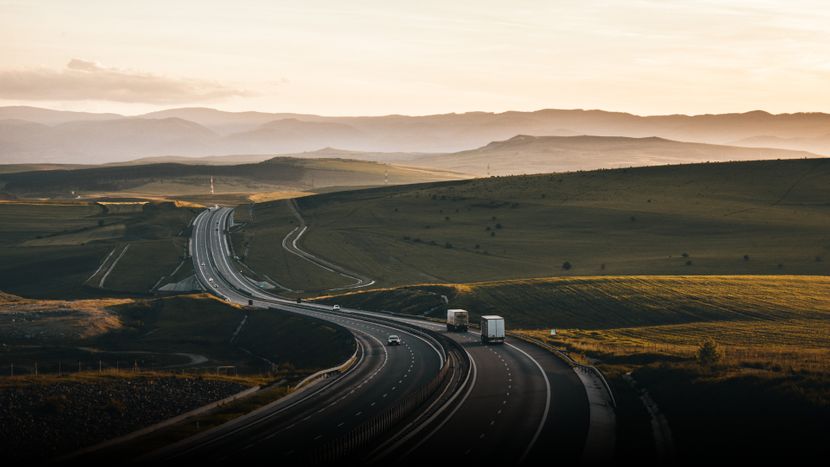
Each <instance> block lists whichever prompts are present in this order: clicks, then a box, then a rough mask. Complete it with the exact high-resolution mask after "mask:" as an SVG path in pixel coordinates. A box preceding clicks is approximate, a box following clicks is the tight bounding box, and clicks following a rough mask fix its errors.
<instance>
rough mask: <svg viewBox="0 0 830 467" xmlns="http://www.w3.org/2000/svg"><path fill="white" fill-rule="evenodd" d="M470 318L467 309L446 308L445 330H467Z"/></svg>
mask: <svg viewBox="0 0 830 467" xmlns="http://www.w3.org/2000/svg"><path fill="white" fill-rule="evenodd" d="M469 319H470V315H469V313H467V310H460V309H454V310H447V331H451V332H467V324H468V321H469Z"/></svg>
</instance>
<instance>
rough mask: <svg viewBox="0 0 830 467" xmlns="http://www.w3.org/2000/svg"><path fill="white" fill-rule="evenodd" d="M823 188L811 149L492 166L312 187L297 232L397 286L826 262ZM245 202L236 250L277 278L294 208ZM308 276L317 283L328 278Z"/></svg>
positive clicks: (826, 179)
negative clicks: (721, 157)
mask: <svg viewBox="0 0 830 467" xmlns="http://www.w3.org/2000/svg"><path fill="white" fill-rule="evenodd" d="M828 199H830V160H828V159H813V160H791V161H760V162H742V163H722V164H698V165H684V166H664V167H648V168H639V169H617V170H602V171H594V172H576V173H565V174H548V175H532V176H516V177H498V178H489V179H476V180H468V181H459V182H446V183H436V184H425V185H414V186H401V187H387V188H379V189H371V190H362V191H353V192H340V193H329V194H321V195H316V196H308V197H304V198H301V199H299V200H298V204H299V206H300V208H301V211H302V214H303V216H304V217H305V219H306V221H307V223H308V224H309V227H310V230H309V232H308V233H307V234H306V235H305V236H304V237H303V239H302V241H301V242H300V244H301V245H302V246H303V247H304V248H305V249H306V250H308V251H310V252H312V253H314V254H317V255H319V256H322V257H324V258H326V259H328V260H331V261H334V262H335V263H339V264H344V265H346V264H347V265H349V267H350V268H351V269H353V270H355V271H358V272H360V273H363V274H365V275H367V276H369V277H371V278H373V279H376V280H377V281H378V285H379V286H398V285H406V284H413V283H422V282H449V283H454V282H470V281H487V280H504V279H516V278H530V277H547V276H585V275H639V274H662V275H697V274H813V275H824V274H829V273H830V261H829V260H830V237H828V234H827V232H828V231H830V204H828V202H827V200H828ZM243 209H245V210H247V209H249V208H248V207H240V208H239V209H238V210H243ZM253 209H254V218H253V221H252V222H251V223H250V224H249V225H246V226H245V229H244V230H245V233H244V235H248V236H253V237H254V238H255V240H254V241H251V242H250V245H248V247H249V248H248V250H247V251H246V255H245V256H246V258H249V261H252V262H253V261H256V263H255V265H254V264H252V266H254V269H255V270H257V271H258V272H260V273H263V274H267V275H269V276H271V277H274V278H275V279H276V278H277V277H279V275H280V274H281V271H283V269H284V267H285V266H284V264H285V263H283V262H281V261H280V259H279V257H278V255H280V254H281V253H279V252H275V251H274V250H276V249H277V248H276V247H277V245H278V242H279V241H280V240H281V238H282V236H283V235H284V233H285V232H287V231H290V230H291V229H292V228H293V227H294V226H295V225H296V224H292V222H295V219H294V218H293V216H292V215H291V213H290V210H289V209H288V206H287V205H286V204H285V203H284V202H280V201H277V202H273V203H263V204H257V205H256V206H255V207H254V208H253ZM257 212H269V213H270V214H269V215H267V216H266V215H263V216H257V215H256V214H257ZM257 238H259V240H256V239H257ZM266 239H267V240H266ZM254 258H260V259H254ZM261 258H270V259H269V260H267V261H265V260H262V259H261ZM566 263H567V264H566ZM568 267H569V268H568ZM317 271H322V270H320V269H319V268H318V269H317ZM311 272H312V273H314V271H311ZM319 274H320V276H319V282H320V283H322V282H327V281H329V280H330V279H329V278H326V277H324V272H320V273H319ZM329 284H331V285H329V286H331V287H334V286H336V285H337V284H336V282H330V283H329Z"/></svg>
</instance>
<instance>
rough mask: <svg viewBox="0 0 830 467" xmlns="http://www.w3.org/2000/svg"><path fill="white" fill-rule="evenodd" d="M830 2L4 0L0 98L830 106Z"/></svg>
mask: <svg viewBox="0 0 830 467" xmlns="http://www.w3.org/2000/svg"><path fill="white" fill-rule="evenodd" d="M828 25H830V4H828V3H827V2H826V1H822V0H816V1H794V0H790V1H770V0H756V1H751V2H750V1H724V0H719V1H671V0H655V1H651V0H637V1H585V0H582V1H562V0H555V1H554V0H539V1H522V0H513V1H488V0H474V1H466V0H465V1H461V0H454V1H446V0H442V1H420V2H411V1H410V2H403V1H394V0H379V1H359V0H350V1H337V0H332V1H322V0H320V1H314V0H307V1H291V2H289V1H278V0H277V1H273V0H272V1H269V0H261V1H236V2H219V1H207V0H199V1H195V0H193V1H191V0H187V1H170V0H166V1H155V0H143V1H140V2H121V1H112V0H102V1H90V0H74V1H60V0H38V1H31V0H25V1H3V0H0V105H21V104H22V105H34V106H41V107H50V108H59V109H71V110H87V111H113V112H119V113H128V114H133V113H141V112H146V111H151V110H157V109H161V108H169V107H181V106H208V107H215V108H220V109H226V110H261V111H273V112H302V113H316V114H326V115H378V114H390V113H401V114H430V113H444V112H465V111H472V110H484V111H505V110H536V109H541V108H601V109H607V110H620V111H628V112H633V113H640V114H665V113H715V112H718V113H719V112H742V111H748V110H753V109H763V110H767V111H771V112H798V111H823V112H830V91H828V87H829V86H830V85H828V83H830V27H828Z"/></svg>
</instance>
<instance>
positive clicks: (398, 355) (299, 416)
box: [168, 209, 444, 461]
mask: <svg viewBox="0 0 830 467" xmlns="http://www.w3.org/2000/svg"><path fill="white" fill-rule="evenodd" d="M230 212H231V210H229V209H212V210H209V211H204V212H203V213H201V214H200V215H199V216H198V217H197V218H196V220H195V221H194V226H193V235H192V243H191V249H192V250H191V254H192V255H193V259H194V266H195V269H196V275H197V278H198V279H199V281H200V282H201V283H202V284H204V285H205V287H206V288H208V289H210V290H211V291H212V292H214V293H216V294H217V295H220V296H222V297H225V298H226V299H228V300H230V301H232V302H236V303H241V304H247V302H248V298H249V297H248V296H247V295H245V294H243V293H240V292H239V290H244V291H247V293H248V294H250V295H251V296H255V297H256V305H257V306H270V307H275V308H279V309H281V310H286V311H290V312H294V313H299V314H303V315H306V316H311V317H315V318H319V319H324V320H327V321H331V322H334V323H337V324H339V325H341V326H344V327H346V328H347V329H349V330H350V331H352V333H354V335H355V337H356V339H357V341H358V343H359V345H360V348H361V359H360V360H359V362H358V364H356V365H355V367H354V368H353V369H352V370H350V372H349V373H348V374H346V375H345V376H343V377H341V378H339V379H338V380H337V381H335V382H334V383H332V384H331V385H330V386H329V385H327V386H326V387H325V389H324V390H322V391H317V390H316V389H315V390H314V392H312V395H311V396H308V397H307V399H306V400H303V401H301V402H300V403H297V404H295V405H293V406H291V407H288V408H285V407H282V406H280V405H279V404H276V405H275V406H274V407H273V408H272V409H271V410H266V411H264V412H262V413H259V414H257V416H255V417H251V418H250V419H246V420H244V421H243V423H241V424H240V425H237V424H231V425H229V426H228V427H225V428H223V429H221V430H216V431H215V432H214V433H212V434H211V436H208V437H205V438H200V439H198V440H194V441H193V442H192V443H191V444H190V445H185V446H177V449H176V453H170V456H168V458H169V457H171V456H172V457H179V456H185V457H188V458H197V459H202V458H203V459H212V460H218V459H221V458H224V457H228V458H232V459H251V460H253V459H266V458H269V459H281V460H288V461H291V459H294V460H295V461H300V460H301V459H302V457H301V456H303V455H304V454H306V453H307V451H308V450H309V449H314V448H315V447H316V446H319V445H320V444H322V443H325V442H326V441H328V440H331V439H333V438H335V437H337V436H339V435H342V434H344V433H347V432H348V431H349V430H350V429H352V428H354V427H355V426H357V425H359V424H360V423H362V422H365V421H366V420H369V419H371V418H372V417H374V416H375V415H377V414H379V413H381V412H382V411H383V410H385V409H387V408H388V407H390V406H392V405H394V404H395V403H396V402H397V401H399V400H401V399H402V398H403V397H405V396H406V395H408V394H411V393H413V392H415V391H417V390H418V389H420V388H421V387H423V386H424V385H426V384H427V383H428V382H429V381H431V380H432V378H433V377H434V376H435V375H436V374H437V373H438V371H439V369H440V368H441V366H442V364H443V360H444V357H443V354H442V352H441V349H439V348H437V347H436V345H435V344H433V343H432V342H430V341H428V340H426V339H424V338H422V337H420V336H417V335H415V334H413V333H410V332H408V331H406V330H405V329H402V328H400V327H396V326H395V325H394V324H389V325H386V324H379V323H375V322H369V321H366V320H363V319H360V317H351V316H344V315H337V314H332V313H330V312H326V311H318V310H309V309H306V308H302V307H296V306H294V305H293V304H291V303H290V302H286V301H275V300H274V299H273V297H271V296H270V295H267V294H261V293H259V291H258V290H249V288H250V287H251V284H250V283H249V281H247V280H246V279H245V278H244V277H242V276H241V275H240V273H239V271H238V270H236V269H234V268H233V263H232V262H231V261H230V259H229V258H228V257H229V256H230V250H229V248H228V245H227V243H226V241H227V240H226V239H227V237H226V236H225V235H224V231H225V225H226V223H227V222H228V218H229V215H230ZM275 312H279V311H277V310H275ZM389 334H398V335H400V336H401V337H402V340H403V345H401V346H400V347H387V346H386V345H385V344H386V338H387V336H388V335H389ZM295 457H296V458H295Z"/></svg>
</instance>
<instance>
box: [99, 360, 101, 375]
mask: <svg viewBox="0 0 830 467" xmlns="http://www.w3.org/2000/svg"><path fill="white" fill-rule="evenodd" d="M100 372H101V360H98V373H100Z"/></svg>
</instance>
